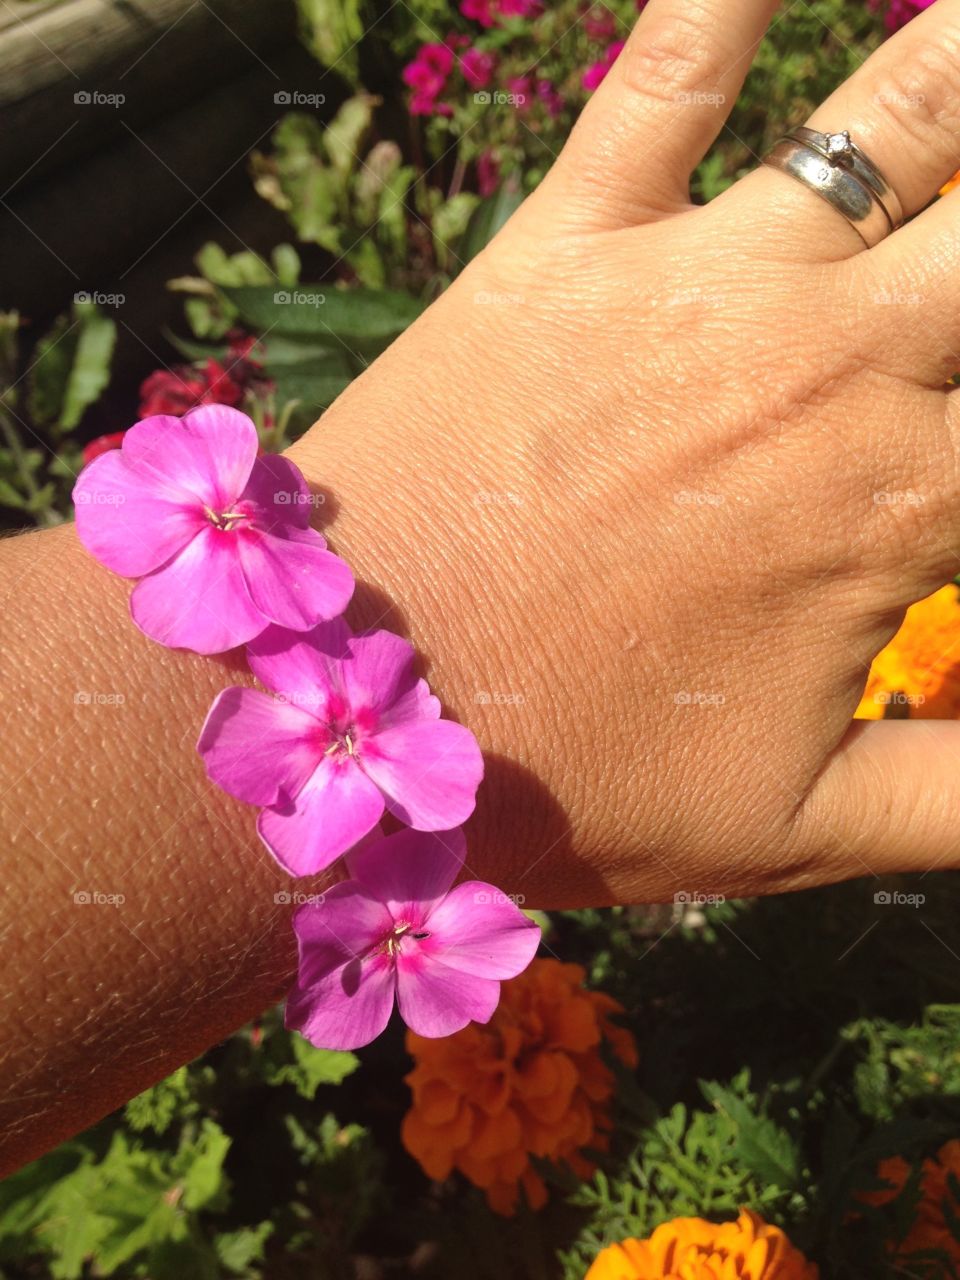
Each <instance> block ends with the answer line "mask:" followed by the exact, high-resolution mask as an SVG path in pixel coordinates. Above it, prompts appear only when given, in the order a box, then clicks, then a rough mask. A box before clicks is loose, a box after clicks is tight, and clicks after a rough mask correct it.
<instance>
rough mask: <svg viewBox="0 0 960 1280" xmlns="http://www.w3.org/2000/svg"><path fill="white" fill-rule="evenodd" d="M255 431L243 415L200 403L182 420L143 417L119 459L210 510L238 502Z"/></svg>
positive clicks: (254, 450)
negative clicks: (196, 500) (123, 459)
mask: <svg viewBox="0 0 960 1280" xmlns="http://www.w3.org/2000/svg"><path fill="white" fill-rule="evenodd" d="M257 448H258V440H257V429H256V427H255V426H254V425H253V423H252V422H251V421H250V419H249V418H248V417H247V415H246V414H245V413H241V412H240V411H239V410H238V409H231V408H228V406H227V405H224V404H205V405H201V406H200V407H199V408H197V409H192V410H191V411H190V412H189V413H188V414H186V416H185V417H183V418H173V417H167V416H166V415H159V416H157V417H155V418H144V419H143V421H142V422H138V423H137V424H136V426H133V427H131V428H130V430H129V431H128V432H127V434H126V435H125V436H124V438H123V451H122V452H123V456H124V457H126V458H127V459H128V460H129V462H130V463H131V465H133V466H135V467H136V468H137V469H138V470H140V471H142V472H143V473H144V474H147V473H149V474H150V475H151V476H153V477H155V478H156V480H157V481H158V482H160V483H161V484H163V485H164V486H165V488H166V490H167V491H168V493H169V494H170V496H171V497H174V498H177V497H179V498H181V499H184V498H185V497H186V495H188V494H189V495H192V496H193V497H194V498H196V499H198V500H199V501H200V502H201V503H202V504H203V505H204V506H207V507H210V508H211V510H214V511H218V512H219V511H223V510H226V509H227V508H228V507H229V505H230V504H231V503H233V502H235V501H236V500H237V498H239V496H240V494H241V493H242V492H243V489H244V487H245V485H246V483H247V480H248V478H249V476H250V472H251V470H252V468H253V464H254V461H255V460H256V456H257Z"/></svg>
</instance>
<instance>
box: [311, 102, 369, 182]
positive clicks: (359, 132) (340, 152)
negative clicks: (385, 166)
mask: <svg viewBox="0 0 960 1280" xmlns="http://www.w3.org/2000/svg"><path fill="white" fill-rule="evenodd" d="M377 101H378V99H376V98H373V97H371V96H370V94H366V93H360V94H357V95H356V96H355V97H353V98H348V99H347V100H346V102H344V103H343V105H342V106H341V107H340V110H339V111H338V112H337V114H336V115H335V116H334V117H333V119H332V120H331V121H330V123H329V124H328V125H327V127H326V129H324V131H323V148H324V151H326V153H327V155H328V156H329V158H330V163H331V164H332V165H333V167H334V169H336V170H337V172H338V173H340V174H341V176H343V177H345V176H346V175H347V174H348V173H352V172H353V170H354V169H357V168H359V167H360V166H361V164H362V163H363V162H362V161H361V159H360V148H361V147H362V146H363V139H364V136H365V135H366V133H367V131H368V129H369V128H370V124H371V122H372V120H373V108H374V106H375V105H376V103H377Z"/></svg>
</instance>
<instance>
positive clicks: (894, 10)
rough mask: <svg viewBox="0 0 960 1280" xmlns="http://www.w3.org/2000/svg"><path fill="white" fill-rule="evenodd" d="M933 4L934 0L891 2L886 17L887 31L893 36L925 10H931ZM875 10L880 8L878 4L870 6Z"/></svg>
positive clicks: (897, 0)
mask: <svg viewBox="0 0 960 1280" xmlns="http://www.w3.org/2000/svg"><path fill="white" fill-rule="evenodd" d="M932 4H933V0H890V2H889V5H888V6H887V11H886V14H885V16H884V25H885V26H886V28H887V31H888V32H889V33H890V34H891V35H892V34H893V33H894V32H895V31H899V30H900V28H901V27H905V26H906V25H907V23H908V22H910V21H911V19H913V18H915V17H916V16H917V14H918V13H921V12H922V11H923V10H924V9H929V8H930V6H931V5H932ZM870 7H871V8H873V9H876V8H878V7H879V6H878V4H872V5H871V6H870Z"/></svg>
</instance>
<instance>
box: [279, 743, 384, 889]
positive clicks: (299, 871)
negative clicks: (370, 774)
mask: <svg viewBox="0 0 960 1280" xmlns="http://www.w3.org/2000/svg"><path fill="white" fill-rule="evenodd" d="M382 813H383V796H382V795H381V794H380V792H379V791H378V790H377V788H376V787H375V786H374V784H373V783H372V782H371V781H370V779H369V778H367V777H365V776H364V774H363V773H362V772H361V770H360V769H358V768H357V766H356V765H355V764H354V763H353V762H352V761H348V762H347V763H343V761H342V760H338V759H334V758H333V757H331V756H324V757H323V758H322V759H321V761H320V764H319V766H318V768H317V769H316V770H315V771H314V773H313V775H312V776H311V777H310V779H309V780H308V781H307V783H306V785H305V786H304V787H303V789H302V790H301V791H299V792H298V793H297V795H296V797H295V798H294V799H292V800H290V801H288V802H287V803H286V804H284V805H282V806H281V805H276V806H273V807H271V808H269V809H263V810H261V812H260V817H259V820H258V821H257V831H258V832H259V833H260V839H261V840H262V841H263V843H264V844H265V845H266V846H267V848H268V849H269V850H270V852H271V853H272V854H273V856H274V857H275V858H276V860H277V861H278V862H279V863H280V865H281V867H283V868H284V869H285V870H287V871H289V872H290V874H291V875H292V876H309V875H313V874H314V873H315V872H317V871H322V870H323V869H324V868H325V867H329V866H330V864H331V862H335V861H336V860H337V858H339V857H340V855H341V854H343V853H346V852H347V850H348V849H352V848H353V846H354V845H355V844H356V843H357V842H358V841H359V840H362V839H363V837H364V836H365V835H366V834H367V832H368V831H369V830H370V829H371V827H373V826H374V825H375V824H376V823H377V822H379V821H380V817H381V815H382Z"/></svg>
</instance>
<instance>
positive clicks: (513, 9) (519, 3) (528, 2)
mask: <svg viewBox="0 0 960 1280" xmlns="http://www.w3.org/2000/svg"><path fill="white" fill-rule="evenodd" d="M497 8H498V9H499V10H500V12H501V13H502V14H503V16H504V17H505V18H535V17H536V16H537V14H538V13H540V11H541V10H542V9H543V3H542V0H498V3H497Z"/></svg>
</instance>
